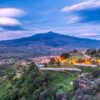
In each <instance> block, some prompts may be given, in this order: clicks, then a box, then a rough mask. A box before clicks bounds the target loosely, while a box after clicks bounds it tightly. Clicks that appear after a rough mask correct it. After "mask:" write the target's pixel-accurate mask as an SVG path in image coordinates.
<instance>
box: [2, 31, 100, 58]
mask: <svg viewBox="0 0 100 100" xmlns="http://www.w3.org/2000/svg"><path fill="white" fill-rule="evenodd" d="M99 44H100V41H99V40H91V39H83V38H77V37H73V36H68V35H61V34H57V33H54V32H48V33H44V34H37V35H33V36H31V37H27V38H21V39H15V40H7V41H0V52H6V53H5V56H6V55H7V54H8V57H9V55H11V54H13V53H14V54H13V56H15V55H17V56H19V55H18V53H20V55H22V54H23V56H26V55H32V56H33V54H35V55H37V54H38V55H41V54H43V55H44V54H49V53H50V52H52V53H53V54H57V53H61V52H64V51H67V50H70V49H75V48H79V49H82V48H100V45H99ZM10 53H11V54H10Z"/></svg>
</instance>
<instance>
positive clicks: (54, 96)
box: [0, 64, 100, 100]
mask: <svg viewBox="0 0 100 100" xmlns="http://www.w3.org/2000/svg"><path fill="white" fill-rule="evenodd" d="M81 69H82V71H83V72H87V73H89V74H90V76H91V75H92V76H93V77H92V80H94V81H97V79H99V75H100V72H99V71H100V69H99V68H93V69H90V68H81ZM80 74H81V73H73V72H54V71H41V72H40V71H39V70H38V68H37V67H36V65H35V64H32V65H31V66H30V67H29V68H28V69H27V70H26V71H24V73H23V74H22V75H21V76H19V77H18V76H17V75H16V74H15V73H13V71H11V72H10V73H8V75H7V78H6V79H3V80H2V81H1V82H0V100H72V98H74V99H73V100H78V99H77V95H75V94H76V92H77V89H79V88H80V87H79V83H80V82H82V80H83V79H84V77H85V79H87V77H86V76H84V77H83V79H81V81H77V80H79V78H78V76H79V75H80ZM77 78H78V79H77ZM87 80H88V79H87ZM84 81H85V80H84ZM90 82H91V81H90ZM98 82H99V81H98ZM82 84H83V83H82ZM92 85H93V84H92ZM99 85H100V84H99ZM94 86H95V85H94ZM96 86H98V85H96ZM97 88H98V87H97ZM98 91H99V90H98ZM80 92H81V91H80ZM99 92H100V91H99ZM95 93H96V92H95ZM96 95H97V94H93V96H91V97H92V99H93V100H100V99H95V98H94V96H96ZM84 96H86V95H84ZM92 99H89V100H92ZM82 100H88V99H82Z"/></svg>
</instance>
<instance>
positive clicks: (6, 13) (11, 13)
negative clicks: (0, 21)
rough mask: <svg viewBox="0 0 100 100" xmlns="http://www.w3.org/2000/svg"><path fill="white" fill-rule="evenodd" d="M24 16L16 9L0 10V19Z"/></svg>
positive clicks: (23, 13)
mask: <svg viewBox="0 0 100 100" xmlns="http://www.w3.org/2000/svg"><path fill="white" fill-rule="evenodd" d="M23 15H25V12H24V11H23V10H21V9H17V8H0V17H12V18H16V17H21V16H23Z"/></svg>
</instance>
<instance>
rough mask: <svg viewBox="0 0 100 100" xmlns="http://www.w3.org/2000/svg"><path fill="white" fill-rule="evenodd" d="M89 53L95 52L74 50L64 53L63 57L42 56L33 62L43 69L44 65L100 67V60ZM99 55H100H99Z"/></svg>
mask: <svg viewBox="0 0 100 100" xmlns="http://www.w3.org/2000/svg"><path fill="white" fill-rule="evenodd" d="M88 52H91V53H92V52H94V55H95V53H96V52H95V51H94V50H92V49H91V50H90V51H89V50H80V51H78V50H73V51H71V52H67V53H63V54H61V55H56V56H42V57H36V58H33V59H32V60H33V61H34V62H35V63H36V64H37V65H38V66H39V67H43V66H44V65H49V64H52V65H57V64H59V65H67V64H70V65H76V66H88V67H89V66H90V67H96V66H99V65H100V58H99V57H95V56H91V54H88ZM98 55H99V54H98Z"/></svg>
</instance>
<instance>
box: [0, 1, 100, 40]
mask: <svg viewBox="0 0 100 100" xmlns="http://www.w3.org/2000/svg"><path fill="white" fill-rule="evenodd" d="M49 31H53V32H56V33H60V34H65V35H71V36H76V37H81V38H90V39H97V40H100V0H0V40H9V39H16V38H22V37H28V36H31V35H34V34H39V33H45V32H49Z"/></svg>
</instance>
